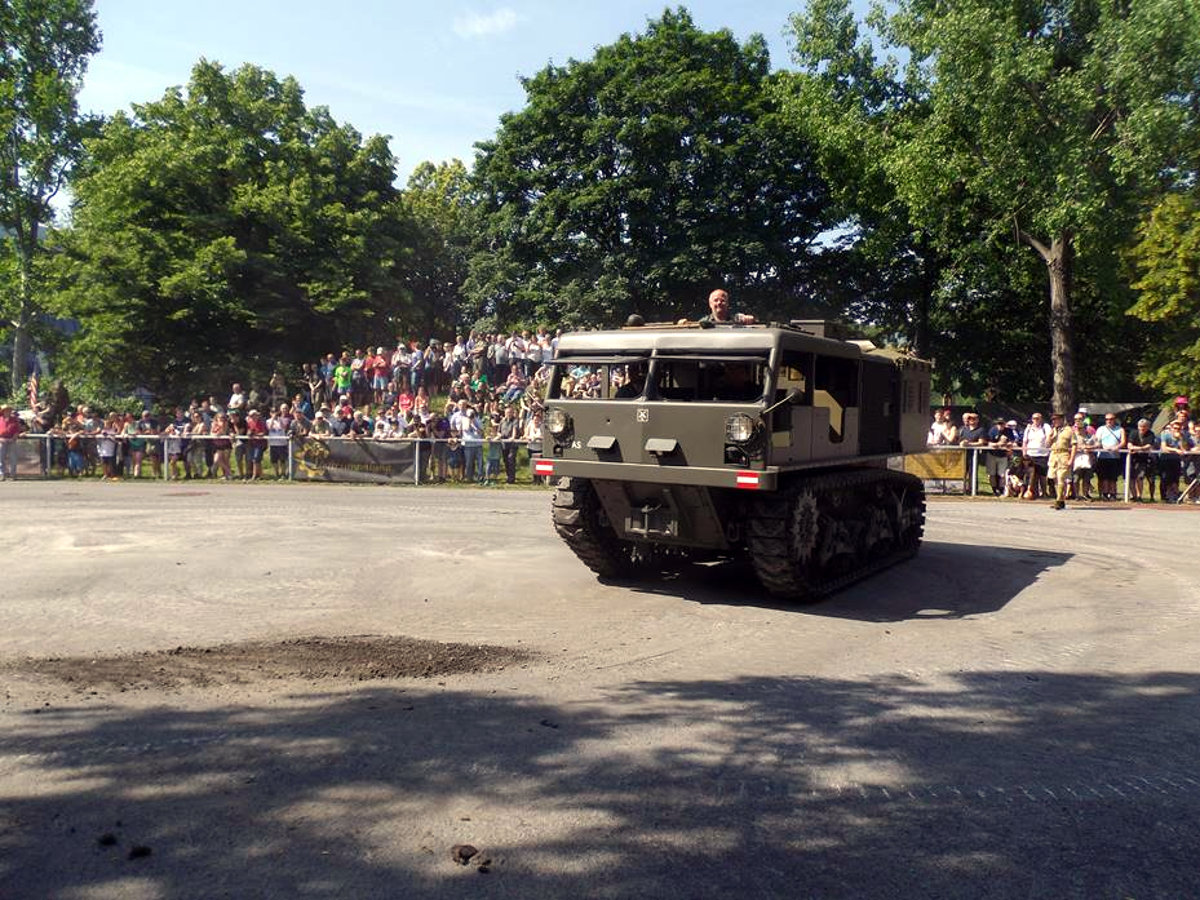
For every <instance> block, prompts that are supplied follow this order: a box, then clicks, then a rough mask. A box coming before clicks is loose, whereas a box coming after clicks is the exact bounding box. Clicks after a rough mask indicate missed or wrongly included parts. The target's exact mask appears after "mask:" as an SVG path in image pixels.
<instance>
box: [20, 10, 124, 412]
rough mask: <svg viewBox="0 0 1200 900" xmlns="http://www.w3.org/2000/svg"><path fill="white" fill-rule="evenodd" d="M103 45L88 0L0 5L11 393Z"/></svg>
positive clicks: (24, 359) (23, 362)
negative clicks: (89, 80)
mask: <svg viewBox="0 0 1200 900" xmlns="http://www.w3.org/2000/svg"><path fill="white" fill-rule="evenodd" d="M99 48H100V32H99V31H98V30H97V29H96V17H95V14H94V13H93V12H92V3H91V0H4V2H3V3H0V234H3V232H4V231H7V232H8V238H7V239H8V240H11V243H12V252H13V254H14V256H15V260H16V266H15V268H16V273H15V274H16V289H15V290H14V291H13V292H12V293H13V296H12V297H11V302H10V303H8V304H6V305H5V307H4V310H5V312H6V313H7V314H8V315H9V316H10V317H11V337H12V349H13V354H12V371H11V372H10V380H11V385H10V388H11V390H12V392H13V394H14V395H15V394H16V393H17V391H18V390H19V389H20V386H21V383H22V381H23V379H24V378H25V376H26V374H27V364H28V359H29V353H30V344H31V342H30V326H31V323H32V322H33V320H34V316H35V314H36V312H37V308H38V296H37V294H38V291H37V287H36V283H35V275H36V271H35V260H36V257H37V255H38V253H39V248H40V245H41V238H42V228H43V226H44V225H46V224H47V223H48V222H50V221H51V220H52V218H53V211H52V209H51V205H50V204H51V201H53V199H54V198H55V196H56V195H57V194H58V192H59V190H60V189H61V188H62V187H63V184H64V183H65V180H66V178H67V175H68V174H69V172H70V170H71V166H72V165H73V164H74V163H75V162H76V160H77V159H78V157H79V153H80V150H81V146H82V138H83V136H84V134H85V132H86V131H87V130H88V128H89V127H90V124H91V122H90V120H89V119H87V118H84V117H81V116H80V115H79V108H78V103H77V101H76V97H77V95H78V93H79V89H80V87H81V85H82V79H83V74H84V72H85V70H86V69H87V63H88V59H89V57H91V55H92V54H93V53H95V52H96V51H97V50H98V49H99Z"/></svg>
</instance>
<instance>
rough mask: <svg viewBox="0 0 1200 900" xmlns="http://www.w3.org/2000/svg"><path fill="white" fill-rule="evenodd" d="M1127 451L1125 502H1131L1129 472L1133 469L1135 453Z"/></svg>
mask: <svg viewBox="0 0 1200 900" xmlns="http://www.w3.org/2000/svg"><path fill="white" fill-rule="evenodd" d="M1124 453H1125V502H1126V503H1128V502H1129V473H1130V472H1131V471H1132V470H1133V454H1132V453H1130V452H1129V451H1128V450H1126V451H1124Z"/></svg>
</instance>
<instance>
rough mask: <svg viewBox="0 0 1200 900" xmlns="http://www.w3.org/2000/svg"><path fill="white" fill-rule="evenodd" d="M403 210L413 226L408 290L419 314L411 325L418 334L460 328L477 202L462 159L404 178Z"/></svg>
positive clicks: (424, 165)
mask: <svg viewBox="0 0 1200 900" xmlns="http://www.w3.org/2000/svg"><path fill="white" fill-rule="evenodd" d="M403 208H404V210H405V212H406V213H407V215H408V216H409V217H410V218H411V220H412V224H413V231H412V243H411V252H412V255H413V259H412V264H411V265H410V266H409V267H408V273H409V280H408V282H407V285H406V286H407V289H408V291H409V293H410V294H411V295H412V296H413V297H414V298H416V299H417V300H418V301H419V308H420V309H421V310H422V311H423V316H422V317H421V318H420V320H419V321H414V322H413V323H412V324H413V325H414V326H415V327H416V329H417V330H416V334H417V335H429V334H435V333H438V334H442V333H446V332H447V331H452V330H455V329H461V328H462V327H463V325H464V323H466V324H468V326H469V323H470V322H471V320H472V317H469V316H467V315H465V314H464V313H463V311H462V310H463V306H464V302H463V298H462V294H461V288H462V284H463V282H464V281H465V280H466V277H467V265H468V260H469V258H470V245H471V240H472V235H473V234H474V229H475V215H476V201H475V197H474V194H473V192H472V188H471V183H470V177H469V175H468V173H467V168H466V166H464V165H463V164H462V161H461V160H457V159H455V160H452V161H451V162H448V163H441V164H440V165H434V164H433V163H429V162H424V163H421V165H419V166H417V168H416V169H415V170H414V171H413V173H412V175H410V176H409V179H408V186H407V188H406V189H405V191H404V197H403Z"/></svg>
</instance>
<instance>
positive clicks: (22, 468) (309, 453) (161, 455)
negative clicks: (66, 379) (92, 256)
mask: <svg viewBox="0 0 1200 900" xmlns="http://www.w3.org/2000/svg"><path fill="white" fill-rule="evenodd" d="M69 437H70V436H69V435H59V434H23V435H21V436H20V437H18V438H17V448H16V451H17V452H16V462H17V472H16V474H18V475H23V476H34V477H41V478H47V477H51V476H52V475H53V474H54V470H55V468H56V465H57V468H59V470H60V471H63V474H70V473H71V470H72V469H73V467H72V466H71V465H70V463H71V460H70V459H69V458H68V459H67V460H66V462H67V463H68V465H67V466H63V465H62V463H63V459H62V457H63V455H64V454H69V452H70V451H69V449H68V448H67V446H66V443H67V440H68V438H69ZM79 438H80V443H81V444H82V446H81V448H79V450H78V452H79V453H80V454H81V455H82V457H83V463H84V467H85V468H86V469H88V470H92V471H94V469H95V467H96V466H97V465H98V464H99V454H98V445H99V444H100V442H101V441H103V440H105V438H104V437H102V436H98V435H94V434H89V435H79ZM107 440H110V441H114V442H115V443H116V444H118V445H121V446H123V447H124V448H125V449H126V450H127V451H128V449H129V447H130V444H131V440H132V441H143V442H144V443H145V446H146V448H147V453H146V457H145V459H146V461H148V462H150V464H151V468H152V470H153V471H157V472H159V475H158V477H161V478H162V480H164V481H172V480H178V477H179V476H178V473H177V472H173V471H172V470H173V469H174V468H175V466H174V465H173V464H175V463H178V464H179V465H180V466H181V467H182V468H183V471H184V473H185V475H186V474H190V466H192V465H197V464H198V465H201V466H203V468H204V471H205V475H202V476H200V477H212V473H213V469H212V462H213V456H214V455H215V452H216V451H217V449H218V445H217V444H216V442H220V441H224V442H226V443H227V444H228V445H229V446H228V448H227V449H228V450H229V451H230V452H231V453H232V454H233V455H232V456H231V457H230V462H231V465H232V464H233V463H235V462H236V456H237V454H239V453H240V452H247V453H248V452H249V451H250V449H251V448H252V447H254V448H257V449H258V450H260V451H261V452H262V459H264V460H265V459H269V458H270V456H269V454H270V451H271V449H272V447H274V448H276V449H282V448H283V445H282V444H279V443H278V440H279V439H278V438H275V439H274V441H275V442H274V443H272V438H270V437H269V436H266V437H257V438H251V437H249V436H246V435H207V434H206V435H186V436H184V435H144V436H140V435H139V436H129V435H120V436H115V437H110V438H107ZM197 442H199V443H200V447H201V452H200V453H199V454H196V453H195V450H194V449H193V448H192V446H191V445H192V444H194V443H197ZM204 442H209V445H210V447H211V450H210V449H206V448H204ZM489 443H491V442H490V441H484V442H483V443H481V444H466V445H464V444H463V443H462V442H461V441H458V442H455V441H450V440H446V439H444V438H409V437H404V438H373V437H372V438H366V437H333V436H320V437H314V436H312V435H309V436H308V437H304V438H298V437H289V438H288V439H287V444H286V451H287V458H286V476H285V477H286V478H287V480H289V481H298V480H299V481H336V482H372V483H378V484H388V483H410V482H411V483H412V484H424V483H427V482H430V481H433V480H437V478H438V477H439V475H441V474H443V473H445V472H446V470H447V467H448V466H449V465H450V464H451V459H450V457H451V451H452V450H455V449H461V451H462V453H463V455H464V460H463V463H464V466H467V465H470V466H472V468H473V471H478V472H479V473H481V475H482V476H483V477H486V475H487V473H488V469H487V466H489V465H490V464H491V463H492V462H495V460H494V456H493V457H489V455H488V454H487V447H488V444H489ZM495 443H499V444H500V445H501V459H500V469H499V471H497V472H495V474H496V475H497V476H500V475H505V476H507V468H506V465H505V460H506V459H508V458H510V454H511V455H512V458H513V459H514V461H513V463H512V465H513V467H514V469H515V471H525V470H526V469H531V467H532V459H533V457H534V456H535V455H537V454H540V452H541V447H540V446H538V445H537V444H531V443H530V442H526V441H496V442H495ZM456 445H457V446H456ZM176 447H177V449H176ZM152 448H153V451H154V452H153V453H152V452H150V450H151V449H152ZM472 448H473V449H472ZM506 448H507V449H506ZM220 449H226V448H224V447H221V448H220ZM521 452H524V454H525V455H526V457H527V458H526V459H525V460H524V462H518V461H516V459H515V456H516V455H517V454H519V453H521ZM994 452H995V451H994V448H990V447H952V446H951V447H929V448H927V449H926V450H925V451H924V452H922V453H916V454H911V455H908V456H905V457H904V469H905V471H907V472H910V473H912V474H914V475H918V476H920V477H921V478H923V479H924V480H925V481H940V482H942V483H943V487H945V485H946V484H948V483H952V484H959V485H962V486H963V492H964V493H969V494H970V495H971V496H977V495H978V493H979V474H980V471H981V469H983V468H984V462H983V461H982V460H981V457H984V455H985V454H991V453H994ZM1111 452H1115V453H1118V454H1119V455H1120V456H1121V457H1123V459H1122V470H1123V474H1124V479H1123V480H1124V485H1123V488H1122V493H1123V499H1124V500H1125V502H1128V501H1129V499H1130V485H1131V483H1132V480H1133V476H1134V474H1135V473H1134V471H1133V461H1134V458H1135V457H1136V456H1142V457H1146V458H1155V459H1156V460H1157V459H1161V458H1163V457H1167V456H1173V457H1175V458H1177V459H1179V460H1180V468H1181V475H1182V476H1183V477H1184V478H1185V479H1186V480H1187V483H1186V484H1185V486H1184V487H1183V489H1182V490H1181V491H1180V494H1179V497H1178V498H1177V501H1176V502H1183V501H1184V500H1186V499H1189V498H1190V497H1196V498H1198V499H1200V477H1198V475H1200V453H1190V454H1168V453H1163V452H1161V451H1151V452H1148V453H1133V452H1131V451H1129V450H1119V451H1111ZM189 457H191V458H190V459H189ZM276 462H277V464H278V462H283V461H282V460H277V461H276ZM1189 468H1190V470H1191V471H1190V474H1189ZM64 470H65V471H64ZM11 474H12V473H10V472H8V471H7V470H6V471H5V475H10V476H11ZM532 477H533V481H534V482H535V483H536V482H537V481H539V480H540V479H539V478H538V476H536V475H533V476H532ZM465 480H468V481H473V480H475V479H474V478H472V477H470V476H469V475H468V476H467V477H466V478H465ZM506 480H507V477H506Z"/></svg>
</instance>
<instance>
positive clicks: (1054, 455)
mask: <svg viewBox="0 0 1200 900" xmlns="http://www.w3.org/2000/svg"><path fill="white" fill-rule="evenodd" d="M1079 443H1080V439H1079V434H1078V433H1077V432H1076V431H1075V429H1074V428H1068V427H1067V426H1066V425H1064V424H1063V414H1062V413H1060V412H1056V413H1051V414H1050V470H1049V472H1048V475H1049V478H1050V480H1051V481H1053V482H1054V484H1055V486H1056V493H1055V495H1054V497H1055V499H1054V503H1053V504H1051V505H1052V506H1053V507H1054V509H1066V507H1067V503H1066V501H1065V500H1064V499H1063V498H1064V497H1066V496H1067V488H1068V487H1069V486H1070V484H1071V477H1072V470H1073V469H1074V466H1075V451H1076V450H1077V449H1078V447H1079Z"/></svg>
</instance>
